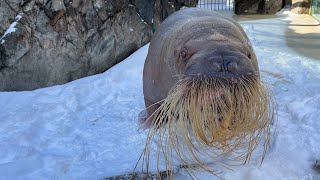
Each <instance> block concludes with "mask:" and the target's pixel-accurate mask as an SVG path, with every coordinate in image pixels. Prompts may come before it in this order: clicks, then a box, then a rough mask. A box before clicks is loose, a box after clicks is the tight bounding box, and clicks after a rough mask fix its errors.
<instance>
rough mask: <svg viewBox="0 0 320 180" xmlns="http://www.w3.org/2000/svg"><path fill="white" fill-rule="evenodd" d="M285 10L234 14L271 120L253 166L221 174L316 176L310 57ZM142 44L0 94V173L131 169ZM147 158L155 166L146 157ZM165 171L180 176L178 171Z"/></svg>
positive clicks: (138, 138) (313, 63)
mask: <svg viewBox="0 0 320 180" xmlns="http://www.w3.org/2000/svg"><path fill="white" fill-rule="evenodd" d="M292 18H293V15H292V14H291V13H288V12H284V13H280V14H279V15H278V16H277V17H273V18H266V19H259V20H256V19H253V18H252V19H246V20H244V21H240V23H241V25H242V26H243V28H244V29H245V31H246V32H247V34H248V36H249V38H250V40H251V43H252V45H253V47H254V48H255V51H256V54H257V56H258V59H259V64H260V71H261V75H262V78H263V79H264V81H266V82H267V83H268V84H270V88H271V90H272V91H273V94H274V97H275V99H276V102H277V115H278V121H277V123H276V124H275V125H274V127H273V130H272V131H273V135H272V143H271V148H270V150H269V151H268V153H267V155H266V157H265V160H264V162H263V164H262V165H261V166H259V165H260V158H259V153H255V154H254V155H253V157H252V159H251V161H250V163H249V164H246V165H243V166H237V167H233V171H232V170H224V172H223V173H222V174H221V176H222V177H223V178H225V179H238V180H250V179H252V180H256V179H259V180H270V179H281V180H300V179H305V180H317V179H320V174H316V172H315V171H313V170H312V165H313V163H315V161H316V159H320V145H319V142H320V76H319V74H320V61H319V60H320V59H313V58H311V57H307V56H305V55H303V54H300V52H298V51H295V50H294V49H292V48H290V47H289V46H288V45H287V43H286V38H285V35H286V31H287V30H288V26H286V25H284V24H289V23H290V20H291V19H292ZM318 32H320V31H318ZM147 50H148V45H146V46H144V47H143V48H141V49H139V50H138V51H137V52H135V53H134V54H132V55H131V56H130V57H128V58H127V59H126V60H125V61H123V62H121V63H119V64H118V65H116V66H114V67H112V68H111V69H110V70H108V71H106V72H105V73H103V74H99V75H95V76H90V77H86V78H83V79H79V80H76V81H73V82H70V83H68V84H65V85H59V86H54V87H49V88H43V89H39V90H35V91H28V92H27V91H26V92H0V107H1V108H0V120H1V123H0V124H1V125H0V179H1V180H2V179H48V178H49V179H102V178H104V177H109V176H114V175H120V174H126V173H130V172H132V170H133V169H134V167H135V165H136V162H137V161H138V159H139V157H140V155H141V152H142V150H143V148H144V143H145V140H146V135H147V131H146V130H138V129H139V124H138V114H139V112H140V111H142V110H143V109H144V102H143V93H142V70H143V63H144V59H145V57H146V54H147ZM261 150H262V147H259V148H258V149H257V152H259V151H261ZM151 166H152V167H153V168H156V167H155V160H153V161H152V162H151ZM162 168H163V167H162ZM139 169H140V166H138V168H137V171H139ZM153 170H154V169H153ZM197 175H198V178H199V179H218V178H217V177H215V176H212V175H209V174H206V173H203V172H199V173H197ZM175 178H176V179H178V180H179V179H180V180H182V179H188V175H187V173H186V172H185V171H184V170H183V169H180V170H179V171H178V172H177V173H176V176H175Z"/></svg>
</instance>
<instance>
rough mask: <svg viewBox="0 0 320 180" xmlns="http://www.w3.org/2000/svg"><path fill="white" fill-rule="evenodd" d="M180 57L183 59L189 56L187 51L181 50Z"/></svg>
mask: <svg viewBox="0 0 320 180" xmlns="http://www.w3.org/2000/svg"><path fill="white" fill-rule="evenodd" d="M180 57H181V58H182V59H185V58H186V57H187V53H186V52H185V51H181V52H180Z"/></svg>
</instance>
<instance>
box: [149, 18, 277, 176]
mask: <svg viewBox="0 0 320 180" xmlns="http://www.w3.org/2000/svg"><path fill="white" fill-rule="evenodd" d="M209 20H210V21H209ZM220 21H221V22H216V21H214V22H212V19H210V18H207V17H206V18H204V19H202V20H197V21H195V22H194V23H190V21H189V22H188V23H185V24H182V25H180V27H176V29H177V30H175V31H173V32H171V33H170V34H171V36H168V37H167V38H165V39H164V40H163V41H164V45H163V46H162V50H161V55H160V62H161V61H163V63H159V64H160V69H165V68H167V69H168V71H164V72H169V73H170V77H172V79H174V80H169V81H172V82H174V84H173V85H172V87H171V88H170V90H169V91H168V95H167V97H166V98H165V99H163V101H161V102H162V103H161V105H160V106H159V108H157V109H156V110H155V111H154V112H153V113H152V114H150V116H149V119H148V120H147V122H149V123H150V124H151V125H150V130H149V135H148V140H147V143H146V148H145V152H144V161H146V163H147V164H148V162H149V155H150V148H151V144H152V140H153V139H154V138H158V143H159V144H158V157H159V156H163V157H164V159H165V161H166V165H167V169H168V170H173V159H172V156H173V154H176V155H177V156H178V157H179V159H180V160H181V162H182V163H183V165H185V166H189V167H191V166H190V165H192V164H196V165H197V167H200V168H201V169H204V170H206V171H207V172H210V173H213V174H216V171H214V170H212V169H210V168H208V167H207V166H206V163H205V159H207V158H208V157H209V158H210V159H212V160H213V161H218V158H223V159H224V160H226V159H227V160H229V162H232V161H236V162H241V163H240V164H242V163H245V162H247V161H248V160H249V159H250V156H251V154H252V152H253V150H254V149H255V148H256V147H257V145H258V144H259V143H260V142H261V141H262V143H263V144H264V153H263V156H262V159H263V157H264V154H265V152H266V149H267V147H268V145H269V142H270V126H271V122H272V121H273V117H274V107H273V100H272V96H271V94H270V93H269V90H268V88H267V87H266V86H265V85H264V83H263V82H262V81H261V79H260V74H259V68H258V63H257V59H256V55H255V53H254V51H253V48H252V47H251V44H250V43H249V40H248V38H247V36H246V35H245V33H244V31H243V30H242V28H241V27H240V26H239V25H237V24H236V23H235V22H233V21H228V20H225V19H223V20H220ZM213 23H214V28H213V25H212V24H213ZM219 164H222V163H220V162H219ZM223 166H225V165H223ZM171 172H172V171H171Z"/></svg>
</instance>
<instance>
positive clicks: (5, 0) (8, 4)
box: [4, 0, 18, 15]
mask: <svg viewBox="0 0 320 180" xmlns="http://www.w3.org/2000/svg"><path fill="white" fill-rule="evenodd" d="M4 2H5V3H6V4H7V6H8V7H9V8H10V10H11V11H13V12H14V13H15V14H16V15H17V14H18V12H17V11H16V10H15V9H14V8H13V7H12V6H11V5H10V3H8V1H7V0H4Z"/></svg>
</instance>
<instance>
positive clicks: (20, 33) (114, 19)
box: [0, 0, 197, 91]
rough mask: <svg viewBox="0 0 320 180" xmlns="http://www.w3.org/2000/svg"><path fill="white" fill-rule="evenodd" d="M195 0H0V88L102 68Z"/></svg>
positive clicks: (57, 80)
mask: <svg viewBox="0 0 320 180" xmlns="http://www.w3.org/2000/svg"><path fill="white" fill-rule="evenodd" d="M196 4H197V0H171V1H170V0H169V1H165V0H1V1H0V24H1V26H0V91H20V90H33V89H37V88H42V87H48V86H52V85H57V84H63V83H67V82H70V81H72V80H75V79H78V78H81V77H85V76H89V75H93V74H97V73H101V72H104V71H105V70H107V69H108V68H110V67H111V66H113V65H115V64H116V63H118V62H120V61H121V60H123V59H124V58H126V57H127V56H128V55H130V54H131V53H132V52H134V51H136V50H137V49H138V48H140V47H141V46H143V45H145V44H146V43H148V42H149V40H150V39H151V36H152V34H153V31H154V30H155V29H156V28H157V27H158V26H159V24H160V23H161V22H162V21H163V20H164V19H165V18H166V17H167V16H168V15H170V14H171V13H173V12H174V11H176V10H178V9H180V8H181V7H182V6H195V5H196Z"/></svg>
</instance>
